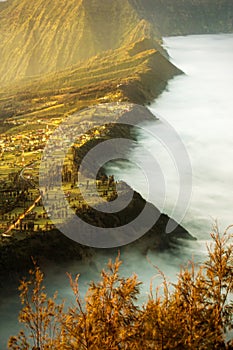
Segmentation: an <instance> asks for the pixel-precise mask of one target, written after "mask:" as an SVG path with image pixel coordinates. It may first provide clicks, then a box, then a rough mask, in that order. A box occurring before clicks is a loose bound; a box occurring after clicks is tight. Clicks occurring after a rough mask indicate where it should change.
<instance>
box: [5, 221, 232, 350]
mask: <svg viewBox="0 0 233 350" xmlns="http://www.w3.org/2000/svg"><path fill="white" fill-rule="evenodd" d="M211 237H212V239H213V244H212V245H211V246H210V247H208V258H207V259H206V261H205V262H204V263H203V264H200V265H196V264H194V263H193V262H190V263H189V264H188V265H187V266H186V267H184V268H182V269H181V271H180V273H179V275H178V277H177V282H176V283H175V284H169V283H168V281H167V279H166V277H165V276H164V275H163V273H162V272H161V271H159V274H160V275H162V277H163V284H162V286H163V288H162V290H161V287H160V288H159V287H157V288H156V290H155V291H154V290H153V288H152V287H151V290H150V295H149V300H148V301H147V303H146V304H145V305H143V306H142V307H139V306H138V305H137V304H136V301H137V298H138V296H139V293H140V285H141V283H140V282H139V281H138V280H137V276H136V275H133V276H131V277H128V278H124V277H121V276H120V275H119V268H120V265H121V263H122V262H121V261H120V260H119V256H118V257H117V259H116V260H115V262H112V261H109V264H108V271H105V270H103V271H102V273H101V279H100V281H99V282H97V283H94V282H91V283H90V286H89V289H88V292H87V294H86V297H85V299H82V298H81V297H80V294H79V284H78V279H79V276H77V277H76V278H75V279H73V278H72V276H71V275H69V274H68V276H69V280H70V284H71V288H72V289H73V292H74V295H75V300H76V303H75V305H74V306H71V307H70V308H69V309H68V310H67V311H66V312H64V311H63V306H64V305H63V303H62V304H60V305H57V304H56V302H55V299H56V295H55V296H54V298H52V299H48V298H47V295H46V294H45V292H44V287H43V286H42V281H43V274H42V272H41V271H40V269H39V268H38V267H37V266H35V268H34V270H31V271H30V279H29V281H22V282H21V284H20V287H19V288H20V291H21V294H20V297H21V301H22V303H23V305H24V307H23V309H22V311H21V313H20V317H19V319H20V321H21V322H23V323H24V324H25V325H26V327H27V328H28V330H29V335H28V336H27V337H26V335H25V333H24V332H23V331H21V332H20V334H19V335H18V336H17V337H11V338H10V340H9V348H10V349H15V350H19V349H24V350H27V349H38V350H50V349H57V350H61V349H62V350H76V349H77V350H87V349H88V350H97V349H101V350H102V349H103V350H120V349H125V350H141V349H146V350H147V349H153V350H155V349H156V350H157V349H158V350H160V349H161V350H165V349H167V350H168V349H169V350H173V349H180V350H209V349H211V350H212V349H216V350H217V349H218V350H221V349H225V350H232V349H233V339H231V340H229V341H226V334H227V332H229V331H230V330H232V329H233V302H232V300H230V296H231V293H232V292H233V244H232V235H231V234H229V233H228V230H227V231H226V232H225V233H224V234H223V235H220V233H219V231H218V229H217V227H215V229H214V232H213V233H212V234H211ZM30 342H31V344H30Z"/></svg>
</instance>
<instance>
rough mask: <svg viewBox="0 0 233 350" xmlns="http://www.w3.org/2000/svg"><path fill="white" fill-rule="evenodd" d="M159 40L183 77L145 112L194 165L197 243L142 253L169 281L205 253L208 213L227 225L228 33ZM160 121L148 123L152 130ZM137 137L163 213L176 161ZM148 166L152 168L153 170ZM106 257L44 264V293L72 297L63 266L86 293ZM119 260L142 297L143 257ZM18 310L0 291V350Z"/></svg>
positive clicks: (230, 158)
mask: <svg viewBox="0 0 233 350" xmlns="http://www.w3.org/2000/svg"><path fill="white" fill-rule="evenodd" d="M164 42H165V45H166V48H167V50H168V51H169V53H170V55H171V58H172V60H173V62H174V63H175V64H176V65H177V66H178V67H179V68H181V69H182V70H183V71H184V72H185V73H186V75H183V76H179V77H176V78H175V79H173V80H172V81H170V82H169V85H168V88H167V90H166V91H165V92H163V94H162V95H161V96H160V97H159V98H158V99H157V100H156V102H155V103H153V104H152V105H151V110H152V111H153V112H154V113H155V115H157V116H162V117H163V118H165V119H166V120H167V121H168V122H169V123H170V124H171V125H172V126H173V127H174V128H175V130H176V131H177V133H178V134H179V135H180V138H181V139H182V141H183V143H184V145H185V148H186V149H187V152H188V154H189V157H190V160H191V165H192V171H193V191H192V198H191V202H190V206H189V209H188V211H187V213H186V215H185V216H184V219H183V221H182V224H183V225H184V226H185V228H187V229H188V230H189V231H190V233H192V234H193V235H195V236H196V237H198V241H197V242H193V243H190V244H188V245H187V247H185V248H184V249H183V250H182V251H180V253H179V254H177V255H169V254H163V253H161V254H154V253H152V252H150V251H149V252H148V257H149V258H150V259H151V260H152V261H153V263H154V264H155V265H158V266H159V268H160V269H161V270H163V271H164V272H165V274H166V275H168V276H169V278H170V279H171V280H173V281H174V280H175V275H176V273H177V272H178V271H179V266H180V264H182V263H185V261H187V260H188V259H190V258H192V256H194V258H195V260H196V261H200V260H202V259H203V257H204V253H205V251H206V249H205V242H206V241H207V240H208V239H209V232H210V230H211V227H212V224H213V220H214V219H218V220H219V223H220V224H221V227H222V228H225V227H226V226H227V225H229V224H231V223H233V217H232V207H233V137H232V136H233V99H232V86H233V64H232V62H233V35H204V36H200V35H199V36H186V37H172V38H165V40H164ZM158 123H159V122H158V121H155V122H154V123H151V125H150V130H151V132H152V134H153V130H154V129H155V128H156V127H157V126H158ZM139 140H140V144H141V145H143V146H144V147H145V148H147V149H150V150H151V151H152V153H154V154H155V155H156V157H157V156H158V160H159V161H161V164H162V165H161V167H162V171H163V173H164V176H165V180H166V183H167V193H166V199H165V204H164V211H165V212H167V213H168V214H169V213H170V212H171V210H172V208H173V207H174V204H175V201H176V196H177V192H178V188H177V186H179V184H178V181H177V173H176V172H175V170H174V166H173V168H172V167H171V168H170V166H169V164H170V162H169V161H167V160H166V158H164V159H163V152H164V151H163V152H162V150H161V152H160V151H159V148H158V144H156V143H154V138H153V137H150V136H148V135H144V134H143V133H141V134H140V135H139ZM138 157H140V151H139V149H138V148H136V149H135V150H133V152H132V154H131V157H130V158H131V160H132V161H134V160H135V161H136V160H137V159H138ZM118 165H119V164H117V163H116V164H115V165H114V166H112V168H111V169H109V172H110V173H112V172H114V173H116V174H117V176H118V177H119V178H121V179H124V180H126V181H127V182H128V183H129V184H130V185H131V186H132V187H134V188H135V189H136V190H138V191H139V192H140V193H141V194H142V195H144V194H145V188H144V182H143V181H142V177H141V175H137V172H136V170H135V169H133V168H132V167H129V166H127V165H125V164H124V166H123V167H121V168H119V166H118ZM149 171H150V172H153V169H149ZM155 181H156V175H155ZM152 197H153V196H152ZM153 202H154V204H155V205H156V204H157V203H158V198H153ZM178 212H179V208H178V209H177V213H178ZM109 257H110V256H109V255H107V254H103V253H98V254H97V255H96V257H95V260H94V263H93V264H92V265H91V266H89V265H87V264H85V263H82V264H81V263H77V264H75V263H73V264H70V265H66V264H64V266H50V268H49V269H48V270H47V271H46V276H47V277H46V284H47V286H48V289H49V291H50V292H51V293H52V292H53V291H55V290H59V295H60V298H61V299H62V298H67V299H70V300H72V293H71V290H70V287H69V282H68V279H67V278H66V276H65V273H66V271H69V272H72V273H74V274H75V273H81V277H80V286H81V289H82V292H84V291H85V289H86V288H87V284H88V282H89V281H90V280H92V279H96V278H97V276H98V271H100V270H101V269H102V268H103V266H104V265H105V264H106V262H107V261H108V258H109ZM121 258H122V259H123V261H124V264H123V267H122V274H123V275H126V276H128V275H130V274H132V273H133V272H136V273H137V274H138V277H139V279H140V280H141V281H143V282H144V286H143V289H142V292H143V293H142V298H141V300H140V302H143V301H144V300H145V299H146V293H147V292H148V291H149V283H150V279H151V277H153V275H156V274H157V272H156V271H155V269H154V268H153V267H152V266H151V265H150V264H149V262H148V260H147V258H146V257H145V256H143V255H141V254H140V253H139V252H136V251H135V250H132V249H130V248H129V249H128V250H127V251H125V252H123V253H122V256H121ZM155 283H156V282H154V284H155ZM157 283H158V282H157ZM18 309H19V302H18V300H17V297H16V294H15V293H13V294H12V295H8V292H7V291H6V296H5V297H4V296H3V297H2V298H1V305H0V322H1V324H0V348H1V349H3V350H4V349H5V348H6V339H7V338H8V336H9V335H12V334H16V332H17V331H18V329H19V326H18V325H17V313H18Z"/></svg>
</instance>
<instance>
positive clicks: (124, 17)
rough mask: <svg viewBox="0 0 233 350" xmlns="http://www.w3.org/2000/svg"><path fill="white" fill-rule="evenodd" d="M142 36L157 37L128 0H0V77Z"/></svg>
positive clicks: (35, 71) (49, 67)
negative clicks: (4, 1) (5, 1)
mask: <svg viewBox="0 0 233 350" xmlns="http://www.w3.org/2000/svg"><path fill="white" fill-rule="evenodd" d="M144 37H153V39H155V38H156V39H157V40H158V41H159V35H158V34H157V33H156V30H155V29H154V27H153V26H152V25H151V24H150V23H149V22H146V21H144V20H143V19H141V18H140V16H139V14H138V13H137V9H134V8H133V7H132V6H131V4H130V3H129V2H128V0H124V1H122V0H114V1H109V0H101V2H100V1H96V0H53V1H47V0H37V1H36V4H35V2H34V1H28V0H8V1H7V3H4V5H3V3H0V61H1V66H0V77H1V78H0V79H1V81H10V80H12V79H16V78H18V79H19V78H23V77H30V76H35V75H42V74H46V73H50V72H54V71H60V70H63V69H65V68H67V67H70V66H72V65H76V64H77V63H79V62H83V61H85V60H87V59H89V58H90V57H94V56H95V55H98V54H100V53H102V52H105V51H108V50H115V49H117V48H120V47H124V46H126V45H130V44H131V43H133V42H135V41H138V40H140V39H142V38H144ZM155 46H156V42H155Z"/></svg>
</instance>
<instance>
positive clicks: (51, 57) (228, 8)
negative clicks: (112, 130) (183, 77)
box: [0, 0, 233, 118]
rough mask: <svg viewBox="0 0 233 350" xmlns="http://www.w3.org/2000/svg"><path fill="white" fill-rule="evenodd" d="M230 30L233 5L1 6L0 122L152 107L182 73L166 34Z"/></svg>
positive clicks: (12, 2) (153, 0)
mask: <svg viewBox="0 0 233 350" xmlns="http://www.w3.org/2000/svg"><path fill="white" fill-rule="evenodd" d="M232 30H233V28H232V0H185V1H184V0H182V1H181V0H114V1H113V0H101V1H100V0H53V1H51V0H37V1H36V2H34V1H29V0H7V1H6V2H0V62H1V65H0V88H1V89H0V118H7V117H9V116H18V115H26V116H30V117H31V116H33V115H34V114H35V113H36V115H38V116H40V117H43V115H46V116H48V115H50V114H51V113H52V115H54V114H55V115H58V116H59V115H64V113H71V112H74V111H76V110H78V109H80V108H82V107H83V106H86V105H89V104H91V103H99V102H101V101H104V102H105V101H106V102H108V101H121V100H125V99H126V100H130V101H132V102H135V103H144V102H148V101H149V100H152V99H153V98H155V97H156V96H157V95H158V94H159V93H160V92H161V90H162V89H163V88H164V87H165V86H166V83H167V80H168V79H170V78H171V77H173V76H174V75H176V74H179V73H181V72H180V71H179V70H178V69H176V67H174V66H173V65H172V64H171V63H170V62H169V58H168V55H167V53H166V52H165V50H164V49H163V48H162V46H161V44H162V35H177V34H190V33H192V34H195V33H212V32H219V31H221V32H230V31H232ZM160 33H162V34H160ZM35 98H36V103H35ZM45 100H46V101H45ZM46 103H47V104H50V103H52V104H53V109H52V111H51V109H50V110H49V112H48V108H46Z"/></svg>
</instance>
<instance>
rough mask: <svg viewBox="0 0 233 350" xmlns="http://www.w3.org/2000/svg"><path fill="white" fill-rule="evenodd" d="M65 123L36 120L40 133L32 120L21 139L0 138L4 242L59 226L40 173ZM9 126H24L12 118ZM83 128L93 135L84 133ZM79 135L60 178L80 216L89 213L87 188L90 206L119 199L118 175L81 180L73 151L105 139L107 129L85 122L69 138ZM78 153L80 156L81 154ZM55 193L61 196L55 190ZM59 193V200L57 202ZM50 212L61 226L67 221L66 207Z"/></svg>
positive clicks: (0, 215) (19, 135)
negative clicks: (46, 200) (48, 146)
mask: <svg viewBox="0 0 233 350" xmlns="http://www.w3.org/2000/svg"><path fill="white" fill-rule="evenodd" d="M61 122H62V120H57V119H54V120H53V119H48V120H43V121H41V120H37V123H38V128H37V129H36V130H35V129H34V130H30V129H31V128H30V122H27V124H28V125H27V126H28V128H26V131H25V129H24V130H23V132H22V133H17V135H14V134H13V135H11V134H7V133H6V134H3V136H2V137H1V139H0V159H1V163H0V234H1V239H2V240H4V239H12V238H15V237H17V238H23V237H24V236H25V234H29V232H30V233H32V232H35V231H37V232H38V231H49V230H51V229H53V228H54V223H53V222H51V221H50V218H49V213H48V212H46V210H45V209H44V206H43V201H42V196H41V191H40V189H39V171H40V163H41V158H42V156H43V151H44V148H45V146H46V144H47V143H48V140H49V138H50V137H51V135H52V134H53V132H54V130H55V129H56V127H57V126H58V125H59V124H60V123H61ZM7 123H12V124H14V125H17V126H18V125H19V124H20V122H19V121H18V120H17V119H15V120H14V118H11V120H8V121H7ZM21 123H22V121H21ZM31 124H32V125H35V121H34V120H33V121H32V122H31ZM83 130H84V131H85V130H88V131H87V132H83ZM75 133H77V134H78V135H79V136H78V138H77V139H76V140H75V143H74V144H73V146H72V147H71V148H70V149H69V151H68V152H67V156H66V159H65V162H64V164H63V167H62V174H61V178H62V186H63V191H64V194H65V197H66V199H67V203H68V204H69V206H70V207H71V208H72V210H73V211H74V212H75V213H76V214H77V215H78V214H79V213H82V212H84V211H87V210H88V205H87V203H86V201H85V200H84V198H83V196H82V193H81V192H82V191H81V190H82V189H84V188H85V192H86V194H87V196H88V197H89V198H90V201H91V203H92V204H95V205H96V204H98V202H99V201H100V197H102V198H104V199H105V200H106V201H112V200H114V199H115V198H116V197H117V191H116V182H115V180H114V176H113V175H111V176H109V177H108V176H106V175H102V176H101V177H100V178H99V179H96V180H90V179H88V178H86V177H85V180H83V181H82V182H80V181H78V180H79V176H78V168H79V165H78V164H77V160H78V157H77V156H76V157H74V150H79V149H81V147H82V146H83V145H85V144H87V143H88V142H89V141H93V140H96V139H100V138H105V137H106V126H105V125H101V126H99V125H96V124H95V122H94V121H89V120H88V121H82V122H80V123H79V124H78V127H77V128H74V130H73V134H72V135H70V137H71V138H74V134H75ZM56 141H57V142H56V144H55V146H54V148H56V150H59V147H61V145H62V142H60V140H59V139H57V140H56ZM49 151H50V152H51V154H52V153H54V152H55V149H53V148H51V149H49ZM75 154H76V155H77V154H78V152H76V153H75ZM75 158H76V159H75ZM55 172H56V169H55ZM118 185H119V184H118ZM122 186H123V184H122ZM123 187H124V186H123ZM123 187H122V189H123ZM119 188H120V187H119V186H118V189H119ZM96 189H97V191H96ZM54 191H55V192H56V189H55V190H54ZM55 192H54V198H55V199H56V193H55ZM50 210H51V211H53V215H54V216H55V217H56V222H62V221H63V220H65V219H66V218H67V209H65V208H62V207H61V203H59V201H56V200H55V201H54V204H53V205H52V207H51V208H50Z"/></svg>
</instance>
